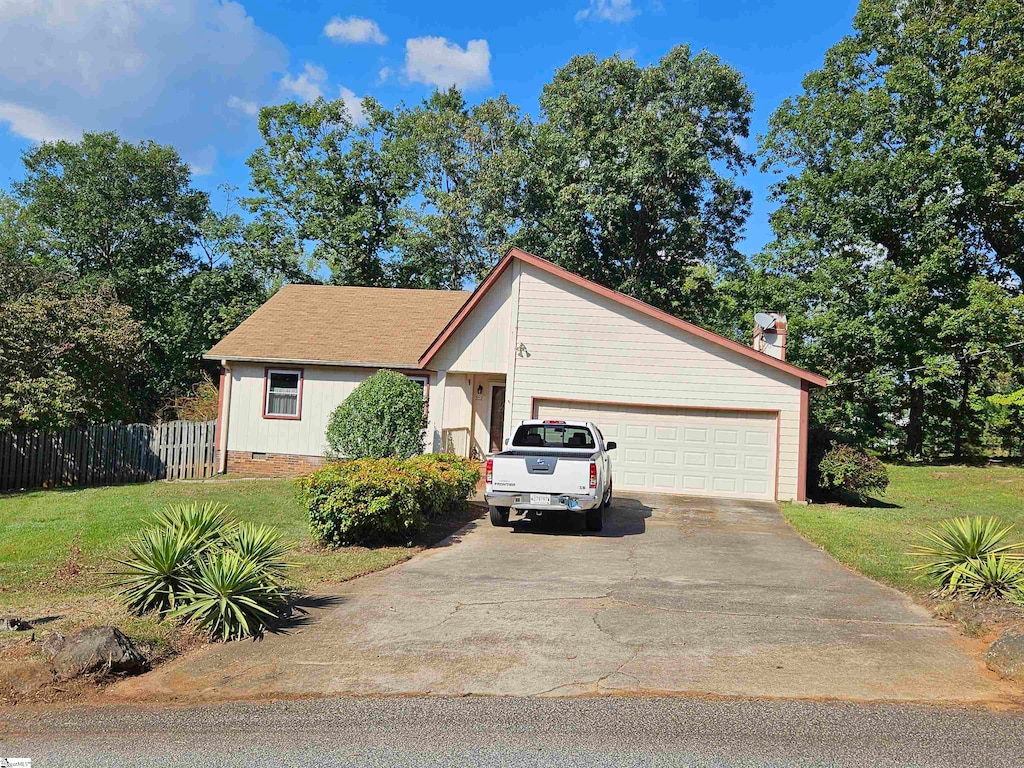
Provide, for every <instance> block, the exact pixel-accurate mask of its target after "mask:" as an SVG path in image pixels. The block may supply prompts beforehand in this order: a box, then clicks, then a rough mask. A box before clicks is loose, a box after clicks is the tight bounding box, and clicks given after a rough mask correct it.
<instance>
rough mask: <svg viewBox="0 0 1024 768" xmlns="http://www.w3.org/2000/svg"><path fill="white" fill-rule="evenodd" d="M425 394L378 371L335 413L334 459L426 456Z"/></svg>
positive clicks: (330, 436)
mask: <svg viewBox="0 0 1024 768" xmlns="http://www.w3.org/2000/svg"><path fill="white" fill-rule="evenodd" d="M425 428H426V409H425V407H424V403H423V389H422V388H421V387H420V386H419V385H418V384H416V383H415V382H414V381H412V380H410V379H409V378H408V377H407V376H403V375H402V374H400V373H397V372H395V371H387V370H384V371H378V372H377V373H375V374H374V375H373V376H371V377H370V378H368V379H366V381H364V382H363V383H362V384H360V385H359V386H358V387H356V388H355V389H354V390H353V391H352V394H350V395H349V396H348V397H347V398H345V401H344V402H343V403H342V404H341V405H339V406H338V407H337V408H335V410H334V412H333V413H332V414H331V418H330V421H329V422H328V424H327V447H328V453H329V454H330V455H331V456H332V457H334V458H350V459H384V458H398V459H407V458H409V457H410V456H415V455H417V454H420V453H423V441H424V429H425Z"/></svg>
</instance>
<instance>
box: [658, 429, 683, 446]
mask: <svg viewBox="0 0 1024 768" xmlns="http://www.w3.org/2000/svg"><path fill="white" fill-rule="evenodd" d="M654 439H655V440H657V441H659V442H669V443H675V442H677V441H678V440H679V430H678V429H677V428H675V427H655V428H654Z"/></svg>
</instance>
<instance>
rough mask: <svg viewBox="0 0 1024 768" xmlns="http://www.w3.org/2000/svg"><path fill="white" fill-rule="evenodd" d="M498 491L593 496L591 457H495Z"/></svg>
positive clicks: (529, 454)
mask: <svg viewBox="0 0 1024 768" xmlns="http://www.w3.org/2000/svg"><path fill="white" fill-rule="evenodd" d="M493 461H494V464H493V481H492V484H491V485H492V487H493V488H494V490H495V491H515V492H517V493H554V494H560V493H561V494H565V493H578V494H579V493H581V494H587V493H590V454H589V453H574V454H565V453H562V454H557V455H555V454H546V453H545V454H542V453H533V452H521V453H520V452H515V451H509V452H506V453H500V454H496V455H495V456H494V457H493Z"/></svg>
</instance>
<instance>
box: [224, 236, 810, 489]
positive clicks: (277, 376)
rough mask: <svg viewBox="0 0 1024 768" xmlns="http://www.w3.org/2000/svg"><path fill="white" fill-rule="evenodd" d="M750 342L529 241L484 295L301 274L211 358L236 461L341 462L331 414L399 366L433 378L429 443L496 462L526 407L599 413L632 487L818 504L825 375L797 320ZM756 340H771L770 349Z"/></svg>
mask: <svg viewBox="0 0 1024 768" xmlns="http://www.w3.org/2000/svg"><path fill="white" fill-rule="evenodd" d="M758 331H759V332H758V333H756V334H755V339H754V345H755V346H747V345H744V344H740V343H737V342H735V341H733V340H731V339H727V338H725V337H723V336H719V335H718V334H715V333H712V332H710V331H707V330H705V329H703V328H700V327H698V326H696V325H694V324H692V323H688V322H686V321H685V320H681V319H679V318H677V317H674V316H672V315H670V314H667V313H665V312H662V311H661V310H658V309H655V308H654V307H652V306H650V305H648V304H645V303H643V302H641V301H638V300H636V299H633V298H630V297H628V296H625V295H623V294H621V293H618V292H616V291H613V290H610V289H608V288H605V287H603V286H601V285H598V284H597V283H594V282H592V281H590V280H586V279H584V278H582V277H580V276H579V275H576V274H573V273H572V272H569V271H567V270H565V269H562V268H561V267H558V266H556V265H554V264H552V263H551V262H549V261H547V260H545V259H541V258H538V257H537V256H533V255H531V254H528V253H525V252H523V251H521V250H518V249H515V248H513V249H512V250H510V251H509V252H508V253H507V254H506V255H505V257H504V258H502V260H501V261H500V262H499V263H498V264H497V265H496V266H495V267H494V269H493V270H492V271H491V272H490V274H489V275H488V276H487V277H486V279H484V280H483V282H481V283H480V285H479V286H478V287H477V289H476V290H475V291H472V292H465V291H433V290H408V289H392V288H356V287H341V286H312V285H287V286H285V287H283V288H282V289H281V290H280V291H278V292H277V293H276V294H275V295H274V296H273V297H272V298H271V299H270V300H269V301H267V303H266V304H264V305H263V306H262V307H260V308H259V309H258V310H257V311H256V312H255V313H253V315H252V316H251V317H249V318H248V319H247V320H246V321H245V322H243V323H242V324H241V325H240V326H238V328H236V329H235V330H234V331H232V332H231V333H230V334H228V335H227V336H226V337H225V338H224V339H223V340H222V341H220V342H219V343H218V344H217V345H216V346H214V348H213V349H211V350H210V352H209V353H208V354H207V358H209V359H213V360H217V361H219V362H220V364H221V367H222V374H221V386H220V398H221V402H220V413H219V416H218V431H217V441H218V442H217V446H218V461H219V470H220V471H222V472H223V471H233V472H243V473H248V474H263V475H281V474H298V473H301V472H303V471H306V470H307V469H309V468H310V467H311V466H315V465H316V464H319V463H321V462H322V461H323V458H322V457H323V454H324V451H325V444H324V438H325V430H326V425H327V421H328V418H329V417H330V414H331V412H332V411H333V410H334V409H335V408H336V407H337V406H338V404H340V403H341V402H342V401H343V400H344V399H345V398H346V397H347V396H348V394H349V393H350V392H351V391H352V390H353V389H354V388H355V387H356V386H357V385H358V384H359V383H360V382H361V381H362V380H363V379H365V378H366V377H367V376H370V375H371V374H373V373H374V371H376V370H378V369H381V368H390V369H394V370H397V371H401V372H402V373H405V374H407V375H408V376H409V377H410V378H412V379H414V380H416V381H419V382H422V384H423V392H424V398H425V400H426V407H427V450H429V451H435V452H436V451H445V452H454V453H458V454H461V455H463V456H469V457H479V458H483V457H484V456H485V455H486V454H487V453H489V452H493V451H496V450H498V449H499V448H500V446H502V443H503V439H504V436H505V435H508V434H510V432H511V429H512V425H513V424H514V423H515V422H517V421H518V420H520V419H526V418H552V419H556V418H572V419H587V420H591V421H593V422H595V423H596V424H597V425H598V426H599V427H600V428H601V431H602V432H603V433H604V435H605V437H606V438H607V439H609V440H615V441H616V442H617V443H618V448H617V450H616V452H615V453H614V454H613V457H612V460H613V464H614V471H613V481H614V484H615V488H616V490H617V491H628V490H642V491H658V492H665V493H680V494H695V495H711V496H728V497H738V498H749V499H767V500H772V499H777V500H803V499H804V498H805V485H806V479H805V478H806V463H807V407H808V387H809V386H811V385H816V386H824V385H825V384H826V383H827V380H826V379H825V378H823V377H821V376H818V375H817V374H814V373H811V372H809V371H806V370H803V369H802V368H798V367H797V366H795V365H792V364H791V363H787V362H786V361H785V323H784V321H783V319H782V318H781V317H780V320H779V322H778V323H776V324H775V327H773V328H771V329H758ZM755 347H756V348H755Z"/></svg>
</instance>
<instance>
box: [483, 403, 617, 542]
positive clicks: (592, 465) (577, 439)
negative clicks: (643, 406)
mask: <svg viewBox="0 0 1024 768" xmlns="http://www.w3.org/2000/svg"><path fill="white" fill-rule="evenodd" d="M506 444H507V445H508V447H507V448H506V449H505V450H504V451H501V452H499V453H495V454H494V455H492V456H490V457H489V458H488V459H487V475H486V478H485V481H486V484H487V485H486V489H485V491H484V498H485V499H486V500H487V505H488V506H489V507H490V510H491V524H492V525H498V526H504V525H508V518H509V514H510V513H511V512H512V511H516V512H529V511H541V512H545V511H563V510H568V511H570V512H580V513H583V514H585V515H586V523H587V530H590V531H600V530H601V527H602V525H603V517H604V510H605V509H606V508H607V507H608V505H609V504H611V501H612V462H611V459H610V458H609V456H608V451H612V450H614V449H615V443H607V444H605V442H604V437H603V436H602V435H601V430H599V429H598V428H597V426H596V425H595V424H592V423H591V422H589V421H551V420H547V421H542V420H540V419H528V420H526V421H523V422H521V423H520V424H519V425H518V426H517V427H516V429H515V432H514V433H513V435H512V439H511V440H510V441H506Z"/></svg>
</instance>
